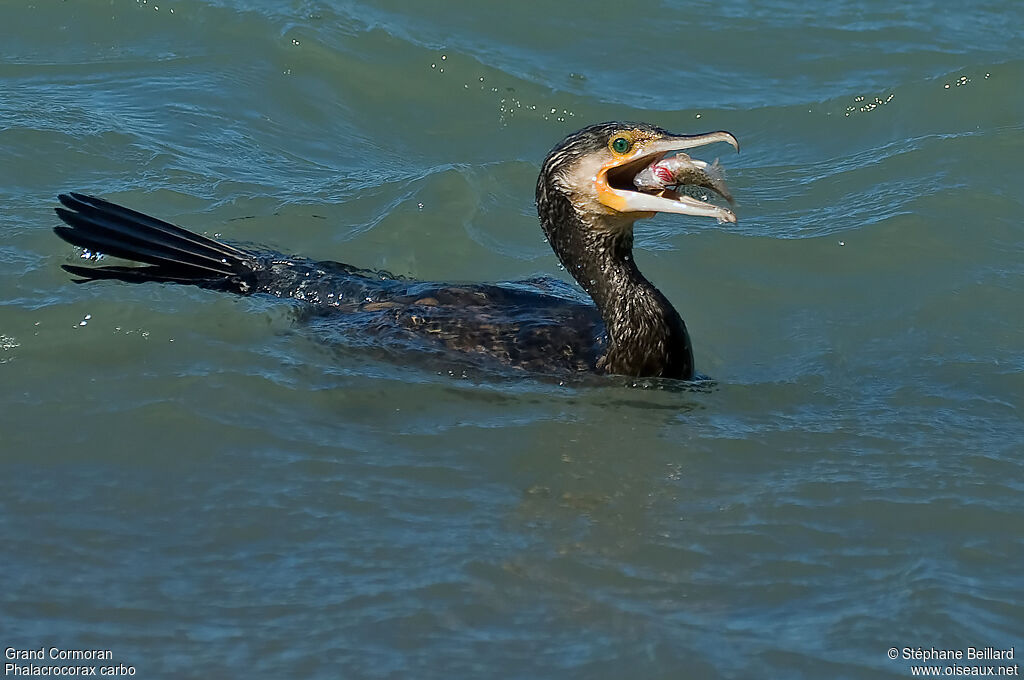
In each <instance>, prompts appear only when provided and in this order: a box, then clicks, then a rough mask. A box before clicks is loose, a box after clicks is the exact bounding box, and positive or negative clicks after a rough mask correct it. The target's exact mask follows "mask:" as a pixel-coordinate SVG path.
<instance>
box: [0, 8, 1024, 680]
mask: <svg viewBox="0 0 1024 680" xmlns="http://www.w3.org/2000/svg"><path fill="white" fill-rule="evenodd" d="M0 22H2V26H3V29H0V30H2V34H3V38H4V39H3V40H2V41H0V385H2V386H3V390H2V392H0V480H2V481H0V544H2V546H3V553H2V557H3V560H2V563H3V565H4V566H3V568H2V570H0V573H2V574H3V581H2V584H3V587H2V588H0V646H3V647H5V648H6V647H11V648H15V649H39V648H40V647H42V646H45V647H46V648H49V647H50V646H57V647H61V648H66V649H104V650H110V651H111V652H112V656H113V662H114V663H115V664H117V663H125V664H130V665H132V666H134V667H135V669H136V671H137V675H136V677H142V678H191V677H196V678H199V677H203V678H207V677H224V678H249V677H296V678H337V677H343V678H434V677H436V678H485V677H498V678H538V677H544V678H547V677H550V678H556V677H557V678H563V677H592V678H621V677H624V676H632V677H638V678H640V677H642V678H780V679H781V678H784V679H790V678H823V677H835V678H903V677H910V676H911V665H912V663H913V662H912V661H910V660H906V659H904V658H902V657H901V658H898V659H897V660H895V661H893V660H891V659H890V658H889V657H888V656H887V650H888V649H889V648H891V647H896V648H898V649H900V650H902V648H904V647H909V648H917V647H922V648H926V649H927V648H931V647H936V648H943V649H957V650H963V651H964V653H966V649H967V648H968V647H969V646H974V647H985V646H991V647H996V648H1008V647H1011V646H1015V649H1016V657H1017V658H1018V660H1019V657H1020V656H1021V655H1022V654H1024V640H1022V630H1024V577H1022V575H1021V565H1022V564H1024V497H1022V492H1024V463H1022V456H1024V417H1022V410H1021V409H1022V404H1024V323H1022V312H1021V310H1022V309H1024V264H1022V262H1024V200H1022V198H1021V186H1022V183H1024V181H1022V180H1024V173H1022V171H1021V168H1022V165H1021V158H1022V155H1024V90H1022V88H1021V83H1022V82H1024V54H1022V45H1024V11H1022V10H1021V8H1020V7H1019V5H1018V4H1017V3H1013V2H1009V1H1006V0H1004V1H1001V2H1000V1H992V2H966V3H960V4H957V5H954V4H951V3H939V2H916V3H909V4H905V5H904V4H898V3H883V2H876V1H868V0H864V1H861V2H854V1H850V2H840V3H832V4H830V5H827V6H824V5H823V6H812V5H805V4H800V3H795V2H792V1H787V2H783V1H781V0H780V1H777V2H768V3H756V4H754V3H746V2H715V3H689V4H683V3H678V2H666V3H646V4H639V5H636V4H635V5H630V6H629V7H628V8H627V7H626V6H623V5H620V4H618V3H610V2H588V3H584V2H576V1H572V2H564V3H544V4H540V3H520V4H514V3H511V4H510V3H506V4H502V5H494V6H489V5H481V4H480V3H468V2H445V3H437V2H434V3H416V4H411V3H409V4H408V5H406V4H403V3H395V2H392V3H373V4H372V5H371V4H369V3H359V2H326V1H320V2H317V1H295V2H270V1H269V0H262V1H261V0H205V1H200V0H184V1H181V2H170V3H164V2H162V1H159V0H158V1H153V0H149V1H148V2H135V1H134V0H105V1H102V2H101V1H99V0H96V1H92V0H76V1H75V2H64V3H57V2H36V3H22V2H9V3H6V4H4V5H3V6H2V7H0ZM609 119H626V120H644V121H648V122H651V123H655V124H658V125H661V126H663V127H666V128H668V129H670V130H673V131H676V132H680V133H694V132H703V131H708V130H716V129H726V130H729V131H731V132H733V133H734V134H735V135H736V136H737V137H738V138H739V140H740V142H741V144H742V149H743V150H742V153H741V154H739V155H738V156H737V155H734V154H732V153H731V152H730V153H726V151H729V150H728V149H727V148H725V150H724V151H719V153H722V154H723V156H722V162H723V163H724V164H725V166H726V168H727V171H728V181H729V186H730V187H731V188H732V190H733V193H734V195H735V196H736V197H737V201H738V207H737V213H738V214H739V217H740V221H739V223H738V224H736V225H726V226H721V225H715V224H714V222H713V220H706V219H705V220H701V219H697V218H685V217H679V216H671V215H667V216H659V217H658V218H656V219H653V220H650V221H647V222H641V223H639V224H638V229H637V246H638V251H637V253H636V259H637V262H638V263H639V265H640V267H641V269H642V270H643V271H644V272H645V274H646V275H647V276H648V278H650V279H651V280H652V281H653V282H655V283H656V285H658V287H659V288H660V289H661V290H662V291H663V292H664V293H665V295H666V296H667V297H668V298H669V299H670V300H672V301H673V303H674V304H675V305H676V306H677V308H678V309H679V310H680V312H681V313H682V315H683V316H684V318H685V319H686V322H687V325H688V327H689V328H690V331H691V334H692V336H693V342H694V350H695V358H696V363H697V368H698V370H699V371H701V372H702V373H704V374H707V375H710V376H712V377H713V378H714V379H715V381H716V386H715V387H714V389H713V390H711V391H709V392H685V391H684V392H679V391H672V390H657V389H642V388H639V387H638V388H633V387H632V386H631V385H630V383H629V382H628V381H623V380H609V381H608V383H607V384H605V385H597V386H559V385H557V384H553V383H549V382H544V381H538V380H528V379H524V380H522V381H511V382H510V381H502V382H490V381H488V380H486V379H478V378H473V377H469V378H466V377H463V376H462V375H461V374H460V373H459V372H458V371H455V372H453V374H451V375H450V374H448V373H444V372H442V374H440V375H439V374H438V373H437V372H436V370H434V369H433V368H431V367H430V366H429V365H428V364H427V362H425V361H423V360H422V358H420V357H417V356H415V355H410V356H405V357H400V358H399V359H398V360H396V361H384V360H381V359H380V358H378V357H377V356H376V355H375V354H373V353H370V352H363V351H360V349H359V348H358V347H349V346H346V347H344V348H341V347H325V346H324V345H323V344H322V343H320V342H319V341H318V338H317V337H316V336H315V335H314V334H311V333H309V332H308V329H306V328H304V326H303V325H302V324H301V323H298V322H297V321H296V318H295V313H294V309H293V308H292V307H291V306H289V305H287V304H283V303H281V302H280V301H276V300H271V299H262V298H255V297H254V298H237V297H230V296H224V295H220V294H217V293H214V292H209V291H202V290H198V289H191V288H187V287H175V286H160V285H145V286H130V285H126V284H118V283H99V284H93V285H88V286H76V285H73V284H72V283H70V281H69V277H68V276H67V275H66V274H65V273H64V272H62V271H61V270H60V265H61V264H66V263H77V262H80V260H79V253H77V252H76V251H75V249H73V248H71V247H70V246H68V245H67V244H65V243H63V242H62V241H60V240H58V239H57V238H56V237H55V236H54V235H53V233H52V231H51V228H52V227H53V226H55V224H56V223H57V220H56V217H55V216H54V214H53V212H52V208H53V207H54V206H55V205H56V194H57V193H59V192H62V191H68V190H78V191H85V192H88V193H94V194H98V195H102V196H104V197H107V198H111V199H113V200H117V201H120V202H123V203H126V204H128V205H130V206H131V207H134V208H136V209H139V210H143V211H146V212H149V213H152V214H155V215H158V216H160V217H163V218H166V219H170V220H173V221H175V222H178V223H180V224H181V225H183V226H186V227H188V228H191V229H195V230H198V231H201V232H204V233H206V234H209V235H217V236H219V237H222V238H225V239H228V240H232V241H235V242H243V243H246V242H249V243H259V244H264V245H268V246H270V247H273V248H277V249H279V250H281V251H284V252H289V253H296V254H301V255H306V256H311V257H316V258H320V259H328V260H339V261H343V262H349V263H352V264H356V265H360V266H366V267H373V268H381V269H387V270H390V271H393V272H395V273H398V274H403V275H407V276H412V277H416V278H422V279H434V280H446V281H481V280H487V281H494V280H511V279H522V278H526V277H531V276H537V275H547V276H556V277H561V278H563V279H566V280H569V279H568V277H567V276H566V275H565V273H564V272H562V271H560V270H559V268H558V264H557V261H556V259H555V257H554V255H553V254H552V253H551V252H550V250H549V248H548V246H547V244H546V243H544V241H543V239H542V237H541V233H540V230H539V228H538V224H537V219H536V215H535V213H534V206H533V201H532V198H533V185H534V182H535V179H536V172H537V168H538V165H539V162H540V161H541V160H542V159H543V157H544V155H545V153H546V152H547V150H548V149H549V148H550V147H551V146H552V145H553V144H555V143H556V142H557V141H558V140H560V139H561V138H562V137H563V136H564V135H565V134H567V133H569V132H571V131H572V130H575V129H577V128H579V127H582V126H584V125H586V124H589V123H592V122H597V121H603V120H609ZM707 160H712V158H707ZM5 662H8V661H7V660H6V659H5ZM18 663H22V664H27V663H29V662H27V661H25V662H18ZM35 663H37V664H39V663H43V664H47V663H55V662H48V661H46V662H38V661H37V662H35ZM957 663H959V664H960V665H968V664H972V663H977V662H971V661H967V660H962V661H959V662H957ZM1012 663H1014V662H1011V661H1006V662H1001V661H987V662H983V665H989V664H995V665H1000V664H1012ZM940 665H945V664H940Z"/></svg>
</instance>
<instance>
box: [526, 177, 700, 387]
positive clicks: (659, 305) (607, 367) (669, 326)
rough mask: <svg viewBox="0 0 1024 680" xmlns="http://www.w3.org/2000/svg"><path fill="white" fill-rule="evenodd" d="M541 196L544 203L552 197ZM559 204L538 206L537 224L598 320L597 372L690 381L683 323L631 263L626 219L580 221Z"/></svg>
mask: <svg viewBox="0 0 1024 680" xmlns="http://www.w3.org/2000/svg"><path fill="white" fill-rule="evenodd" d="M560 197H561V198H562V199H564V196H561V195H560ZM545 198H547V199H549V200H548V201H547V202H548V203H550V199H551V198H552V197H551V196H547V197H545ZM564 201H565V205H561V206H555V205H550V204H549V205H541V203H540V202H538V209H539V212H540V215H541V226H542V227H543V229H544V233H545V235H547V237H548V242H549V243H550V244H551V247H552V248H553V249H554V251H555V254H556V255H557V256H558V259H559V261H561V263H562V265H563V266H564V267H565V268H566V269H567V270H568V271H569V273H570V274H572V276H573V278H575V279H576V281H577V282H578V283H579V284H580V286H582V287H583V289H584V290H585V291H586V292H587V294H588V295H590V297H591V298H592V299H593V300H594V303H595V304H596V305H597V308H598V311H599V312H600V313H601V318H602V319H603V320H604V323H605V327H606V330H607V333H608V345H607V348H606V352H605V354H604V356H603V357H602V358H601V360H600V362H599V363H598V368H600V369H602V370H604V371H606V372H608V373H617V374H623V375H633V376H638V377H639V376H646V377H659V376H660V377H671V378H682V379H690V378H692V377H693V351H692V349H691V347H690V337H689V335H688V333H687V332H686V325H685V324H684V323H683V320H682V318H681V317H680V316H679V313H678V312H677V311H676V310H675V308H674V307H672V305H671V303H669V301H668V300H667V299H666V298H665V296H664V295H662V294H661V292H660V291H659V290H658V289H657V288H655V287H654V285H653V284H652V283H651V282H650V281H648V280H647V279H646V278H645V277H644V275H643V274H641V273H640V270H639V269H637V266H636V263H635V262H634V261H633V224H632V221H620V222H616V221H613V220H615V219H618V220H622V217H621V216H616V217H615V218H612V217H607V218H602V217H596V216H595V217H593V218H591V219H590V220H589V222H585V221H584V218H581V217H580V216H579V215H578V214H577V212H576V211H575V210H574V209H573V208H572V205H571V204H569V202H568V200H567V199H564ZM544 208H548V209H547V210H545V209H544Z"/></svg>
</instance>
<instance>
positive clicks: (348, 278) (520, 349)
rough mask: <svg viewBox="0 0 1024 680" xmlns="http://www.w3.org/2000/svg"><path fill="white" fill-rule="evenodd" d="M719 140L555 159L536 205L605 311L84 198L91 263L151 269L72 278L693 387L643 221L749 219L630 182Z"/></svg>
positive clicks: (548, 366) (447, 349)
mask: <svg viewBox="0 0 1024 680" xmlns="http://www.w3.org/2000/svg"><path fill="white" fill-rule="evenodd" d="M623 140H627V141H626V142H623ZM713 141H728V142H730V143H732V144H733V145H735V139H734V138H733V137H732V136H731V135H729V134H728V133H722V132H718V133H710V134H708V135H695V136H677V135H670V134H668V133H667V132H665V131H664V130H661V129H660V128H655V127H653V126H649V125H644V124H637V123H605V124H601V125H595V126H590V127H588V128H585V129H583V130H581V131H579V132H577V133H574V134H573V135H570V136H569V137H567V138H566V139H565V140H563V141H562V143H561V144H559V145H558V146H556V147H555V148H554V149H553V150H552V151H551V153H550V154H549V155H548V157H547V159H545V162H544V166H543V168H542V170H541V174H540V177H539V179H538V183H537V193H536V199H537V210H538V214H539V216H540V220H541V226H542V228H543V230H544V233H545V235H546V236H547V238H548V241H549V243H550V244H551V246H552V248H553V249H554V251H555V253H556V255H557V256H558V258H559V260H560V261H561V262H562V264H563V265H564V266H565V267H566V269H567V270H568V271H569V272H570V273H571V274H572V275H573V277H574V278H575V279H576V281H577V282H578V283H579V284H580V286H581V287H582V288H583V290H584V291H586V293H587V294H588V295H589V296H590V298H591V299H592V300H593V303H594V304H591V303H590V302H589V301H587V300H586V299H585V298H583V296H581V295H579V294H577V293H576V292H575V291H574V290H573V289H572V288H571V287H569V286H567V285H566V284H564V283H562V282H560V281H557V280H554V279H547V278H539V279H531V280H526V281H518V282H510V283H498V284H447V283H436V282H422V281H413V280H410V279H406V278H402V277H396V276H392V275H390V274H387V273H385V272H379V271H374V270H370V269H360V268H357V267H354V266H351V265H348V264H342V263H339V262H322V261H315V260H310V259H305V258H300V257H289V256H285V255H282V254H281V253H276V252H271V251H264V250H258V249H253V248H249V247H246V248H240V247H236V246H232V245H229V244H227V243H223V242H221V241H216V240H213V239H210V238H207V237H205V236H202V235H199V234H196V233H193V232H190V231H188V230H185V229H182V228H180V227H177V226H175V225H172V224H170V223H168V222H164V221H163V220H159V219H156V218H153V217H150V216H148V215H145V214H143V213H140V212H136V211H134V210H130V209H128V208H125V207H122V206H119V205H117V204H114V203H111V202H109V201H106V200H104V199H100V198H96V197H93V196H87V195H84V194H80V193H70V194H62V195H61V196H60V201H61V203H62V204H63V207H61V208H57V209H56V210H57V215H58V216H59V217H60V219H61V220H63V221H64V222H65V224H66V226H59V227H56V228H55V231H56V233H57V235H58V236H60V237H61V238H62V239H64V240H66V241H68V242H69V243H72V244H74V245H76V246H80V247H82V248H86V249H87V250H89V251H92V252H95V253H103V254H105V255H109V256H113V257H119V258H123V259H127V260H130V261H133V262H137V263H142V264H143V265H145V266H100V267H82V266H75V265H64V269H65V270H67V271H69V272H70V273H72V274H74V275H76V276H78V277H81V278H80V279H79V282H84V281H93V280H99V279H116V280H120V281H127V282H131V283H141V282H150V281H155V282H165V283H180V284H191V285H196V286H200V287H203V288H208V289H213V290H220V291H225V292H231V293H236V294H240V295H252V294H257V293H263V294H268V295H272V296H276V297H279V298H289V299H293V300H297V301H300V302H301V303H303V304H304V305H305V306H306V307H307V308H308V311H309V314H310V316H311V317H313V316H315V317H316V318H317V324H318V325H321V326H322V325H323V324H330V323H331V322H332V320H336V321H337V322H338V323H339V324H340V325H344V326H345V327H348V328H352V327H353V326H354V325H356V326H358V327H359V328H360V329H361V331H362V332H364V333H369V334H371V335H372V336H373V337H374V338H375V340H376V342H379V343H381V344H386V345H394V346H396V347H402V346H405V347H414V348H417V349H419V350H426V351H431V350H433V351H437V352H441V353H448V354H450V353H454V352H463V353H471V354H473V355H476V356H477V358H486V359H487V360H488V361H496V362H498V363H500V364H503V365H507V366H511V367H515V368H518V369H523V370H526V371H529V372H535V373H545V374H566V373H568V374H573V373H587V372H598V373H616V374H624V375H631V376H651V377H655V376H657V377H670V378H682V379H689V378H692V377H693V354H692V350H691V347H690V339H689V336H688V334H687V331H686V326H685V324H684V323H683V320H682V318H681V317H680V316H679V314H678V313H677V312H676V310H675V309H674V308H673V307H672V305H671V304H670V303H669V302H668V300H667V299H666V298H665V297H664V295H662V294H661V293H660V292H659V291H658V290H657V288H655V287H654V286H653V285H652V284H651V283H650V282H649V281H647V279H646V278H644V276H643V275H642V274H641V273H640V271H639V269H637V267H636V264H635V262H634V261H633V258H632V246H633V229H632V227H633V222H634V221H635V220H636V219H638V218H639V217H648V216H650V215H652V214H653V213H654V212H657V211H664V212H679V213H687V214H700V215H709V216H715V217H718V218H719V219H721V220H728V221H735V216H734V215H733V214H732V212H731V211H729V210H728V209H727V208H723V207H718V206H715V205H713V204H707V203H700V202H697V201H695V200H694V199H692V198H689V197H686V196H682V195H680V194H675V192H671V191H667V192H666V191H662V192H659V193H658V194H653V193H645V192H642V191H638V190H636V189H635V188H634V187H631V186H628V180H629V179H631V178H632V177H633V176H635V174H636V173H637V172H639V171H640V170H642V169H643V168H644V167H646V166H647V165H649V164H650V162H652V161H656V160H659V159H661V158H662V157H664V156H665V155H666V154H667V153H668V152H669V151H674V150H678V149H683V148H690V147H693V146H698V145H703V144H707V143H711V142H713ZM627 144H628V146H629V148H628V149H626V148H625V147H626V145H627ZM695 162H696V161H695ZM620 175H621V176H620ZM698 204H699V205H698Z"/></svg>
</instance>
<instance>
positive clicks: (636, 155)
mask: <svg viewBox="0 0 1024 680" xmlns="http://www.w3.org/2000/svg"><path fill="white" fill-rule="evenodd" d="M714 142H727V143H729V144H731V145H732V146H733V147H735V148H736V150H737V151H739V143H738V142H737V141H736V138H735V137H733V136H732V135H731V134H729V133H728V132H723V131H719V132H709V133H706V134H700V135H674V134H671V133H669V132H668V131H666V130H663V129H661V128H659V127H655V126H654V125H648V124H646V123H621V122H609V123H598V124H596V125H591V126H589V127H585V128H583V129H582V130H580V131H578V132H575V133H573V134H571V135H569V136H568V137H566V138H565V139H564V140H562V142H561V143H560V144H558V146H556V147H555V148H554V149H552V150H551V152H550V153H549V154H548V156H547V158H546V159H545V160H544V165H543V167H542V169H541V173H540V178H539V179H538V181H537V207H538V210H539V212H540V213H541V217H542V220H543V218H544V217H545V216H546V214H549V213H551V212H558V211H560V210H561V209H562V206H564V203H563V202H562V201H560V200H558V199H560V198H565V199H567V200H568V202H569V204H570V205H571V206H572V209H573V211H574V212H575V213H576V216H577V217H579V218H580V220H581V221H582V222H584V223H585V224H588V225H592V226H595V227H598V228H602V227H603V228H607V229H611V230H619V229H623V228H625V229H629V228H631V227H632V224H633V222H634V221H636V220H637V219H640V218H644V217H653V216H654V214H655V213H658V212H666V213H679V214H683V215H699V216H705V217H715V218H717V219H718V220H720V221H723V222H735V221H736V215H735V213H733V211H732V210H730V209H728V208H726V207H722V206H718V205H714V204H713V203H708V202H705V201H700V200H698V199H696V198H693V197H692V196H688V195H686V194H681V193H678V192H676V191H673V190H671V189H669V188H661V189H653V190H641V189H639V188H637V187H636V186H635V185H634V183H633V178H634V177H636V176H637V174H638V173H640V172H641V171H642V170H644V169H645V168H646V167H647V166H649V165H650V164H651V163H654V162H656V161H659V160H661V159H662V158H664V157H665V156H667V155H669V154H671V153H673V152H676V151H681V150H683V149H692V148H694V147H698V146H704V145H706V144H711V143H714ZM715 190H716V191H717V189H715ZM726 198H729V197H728V196H726ZM556 204H558V205H556ZM549 226H553V225H547V224H546V225H545V230H547V228H548V227H549Z"/></svg>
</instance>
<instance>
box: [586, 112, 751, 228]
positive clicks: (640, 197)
mask: <svg viewBox="0 0 1024 680" xmlns="http://www.w3.org/2000/svg"><path fill="white" fill-rule="evenodd" d="M715 142H726V143H728V144H731V145H732V146H733V148H735V149H736V151H737V152H739V150H740V144H739V142H738V141H736V138H735V137H733V136H732V134H730V133H728V132H725V131H724V130H719V131H718V132H708V133H706V134H701V135H665V136H663V137H660V138H658V139H653V140H650V141H647V142H645V143H642V144H637V145H636V149H634V151H633V153H631V154H629V155H627V156H625V157H621V158H615V159H612V160H611V161H609V162H608V163H606V164H604V165H602V166H601V169H600V170H599V171H598V173H597V177H596V178H595V179H594V183H595V185H596V188H597V196H598V200H599V201H601V203H602V204H604V205H605V206H607V207H609V208H611V209H613V210H616V211H618V212H622V213H628V212H634V213H635V212H639V213H647V214H646V215H638V217H653V215H654V213H659V212H664V213H677V214H680V215H697V216H699V217H714V218H717V219H718V220H719V221H720V222H735V221H736V213H734V212H733V211H732V210H730V209H729V208H724V207H721V206H717V205H715V204H713V203H707V202H705V201H701V200H698V199H696V198H693V197H692V196H687V195H685V194H680V193H677V192H675V191H672V190H669V189H662V190H660V191H654V192H647V191H641V190H640V189H638V188H637V187H636V186H635V185H634V184H633V178H634V177H636V176H637V174H638V173H640V172H641V171H642V170H644V168H646V167H647V166H649V165H651V164H652V163H656V162H658V161H660V160H661V159H662V158H664V157H665V156H667V155H668V154H670V153H672V152H674V151H682V150H684V149H693V148H695V147H698V146H706V145H708V144H713V143H715ZM692 162H693V164H694V165H695V166H696V167H700V168H703V167H707V164H706V163H704V162H703V161H696V160H694V161H692ZM710 188H711V189H712V190H713V191H715V193H717V194H719V195H721V196H722V197H723V198H725V199H727V200H728V201H729V202H730V203H731V202H732V197H731V196H729V195H728V194H727V193H723V192H722V191H720V190H719V189H718V188H715V187H710Z"/></svg>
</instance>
